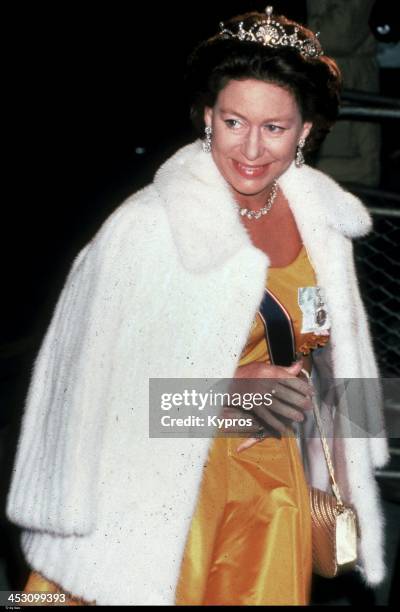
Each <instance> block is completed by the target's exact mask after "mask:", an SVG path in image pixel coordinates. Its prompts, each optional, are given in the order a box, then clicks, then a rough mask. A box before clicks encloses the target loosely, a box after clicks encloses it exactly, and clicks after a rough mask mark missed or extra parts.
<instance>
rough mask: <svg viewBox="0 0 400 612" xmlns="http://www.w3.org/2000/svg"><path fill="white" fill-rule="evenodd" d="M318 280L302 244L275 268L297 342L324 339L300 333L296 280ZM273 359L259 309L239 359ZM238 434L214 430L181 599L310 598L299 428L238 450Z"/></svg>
mask: <svg viewBox="0 0 400 612" xmlns="http://www.w3.org/2000/svg"><path fill="white" fill-rule="evenodd" d="M315 284H316V279H315V274H314V270H313V268H312V266H311V263H310V261H309V259H308V256H307V252H306V250H305V248H304V247H303V248H302V249H301V250H300V252H299V254H298V256H297V257H296V259H295V260H294V261H293V262H292V263H291V264H290V265H288V266H286V267H284V268H270V269H269V275H268V289H269V290H270V291H271V292H272V293H273V294H274V295H275V297H276V298H278V300H279V301H280V302H281V303H282V304H283V305H284V306H285V308H286V310H287V311H288V313H289V314H290V317H291V319H292V323H293V327H294V332H295V342H296V349H297V350H298V351H301V352H303V353H304V354H308V353H309V352H310V349H312V348H315V347H317V346H322V345H324V344H326V342H327V341H328V339H329V336H328V335H322V336H320V335H315V334H312V333H307V334H301V331H300V330H301V318H302V313H301V310H300V307H299V305H298V302H297V290H298V287H307V286H314V285H315ZM253 361H267V362H268V363H269V356H268V349H267V344H266V342H265V336H264V326H263V323H262V320H261V318H260V316H259V315H258V314H257V315H256V317H255V319H254V321H253V324H252V327H251V330H250V334H249V337H248V340H247V343H246V345H245V347H244V349H243V351H242V354H241V358H240V361H239V365H246V364H248V363H251V362H253ZM240 442H241V439H240V438H215V439H214V441H213V443H212V445H211V449H210V453H209V456H208V461H207V464H206V467H205V469H204V476H203V479H202V483H201V487H200V492H199V497H198V499H197V504H196V509H195V513H194V516H193V519H192V523H191V528H190V532H189V535H188V539H187V542H186V547H185V553H184V558H183V562H182V567H181V573H180V578H179V584H178V588H177V592H176V603H177V605H190V604H192V605H193V604H197V605H213V604H214V605H235V604H236V605H307V604H308V603H309V599H310V589H311V577H312V541H311V511H310V502H309V492H308V486H307V483H306V480H305V475H304V470H303V464H302V460H301V456H300V452H299V448H298V445H297V441H296V438H295V436H294V434H293V432H292V431H291V430H290V429H288V435H287V436H284V437H282V438H281V439H277V438H266V439H264V440H263V441H262V442H259V443H257V444H256V445H254V446H252V447H251V448H249V449H246V450H244V451H242V452H241V453H237V452H236V448H237V447H238V446H239V444H240Z"/></svg>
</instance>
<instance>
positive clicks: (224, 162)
mask: <svg viewBox="0 0 400 612" xmlns="http://www.w3.org/2000/svg"><path fill="white" fill-rule="evenodd" d="M204 119H205V123H206V125H207V126H211V127H212V129H213V133H212V148H211V154H212V156H213V159H214V161H215V163H216V165H217V167H218V169H219V171H220V172H221V174H222V176H223V177H224V178H225V180H226V181H227V182H228V183H229V185H230V186H231V187H232V189H233V190H234V191H235V192H237V193H238V194H241V195H245V196H255V195H258V194H262V193H263V192H268V191H269V188H270V185H271V183H272V181H273V180H274V179H276V178H278V177H279V176H280V175H281V174H283V172H285V170H286V169H287V168H288V167H289V165H290V164H291V163H292V161H293V159H294V158H295V155H296V147H297V144H298V142H299V140H300V138H306V137H307V136H308V134H309V132H310V129H311V126H312V124H311V123H303V120H302V118H301V115H300V111H299V108H298V105H297V103H296V100H295V98H294V97H293V95H292V94H291V93H290V92H289V91H287V90H286V89H283V88H282V87H280V86H279V85H274V84H272V83H265V82H264V81H258V80H256V79H247V80H243V81H237V80H231V81H229V82H228V84H227V85H226V86H225V87H224V89H222V90H221V91H220V93H219V95H218V98H217V101H216V103H215V106H214V107H213V108H209V107H207V108H206V109H205V112H204Z"/></svg>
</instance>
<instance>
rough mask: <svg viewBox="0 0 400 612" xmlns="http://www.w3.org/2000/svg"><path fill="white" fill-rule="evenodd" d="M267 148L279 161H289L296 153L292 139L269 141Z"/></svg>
mask: <svg viewBox="0 0 400 612" xmlns="http://www.w3.org/2000/svg"><path fill="white" fill-rule="evenodd" d="M268 148H269V150H270V151H271V152H273V153H274V155H276V157H277V158H279V159H289V158H290V159H291V158H292V157H294V155H295V152H296V142H295V141H294V140H293V139H292V138H290V139H282V140H280V139H277V140H270V141H269V143H268Z"/></svg>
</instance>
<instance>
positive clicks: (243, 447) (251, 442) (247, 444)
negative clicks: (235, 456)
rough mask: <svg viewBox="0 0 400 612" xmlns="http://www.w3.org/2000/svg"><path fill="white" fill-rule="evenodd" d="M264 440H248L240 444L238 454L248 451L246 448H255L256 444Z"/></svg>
mask: <svg viewBox="0 0 400 612" xmlns="http://www.w3.org/2000/svg"><path fill="white" fill-rule="evenodd" d="M263 439H264V438H247V440H245V441H244V442H242V443H241V444H239V446H238V447H237V449H236V452H237V453H241V452H242V451H244V450H246V448H250V447H252V446H254V445H255V444H257V443H258V442H262V441H263Z"/></svg>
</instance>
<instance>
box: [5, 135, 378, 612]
mask: <svg viewBox="0 0 400 612" xmlns="http://www.w3.org/2000/svg"><path fill="white" fill-rule="evenodd" d="M279 184H280V186H281V188H282V189H283V191H284V193H285V195H286V196H287V199H288V201H289V203H290V206H291V208H292V211H293V214H294V216H295V219H296V222H297V224H298V227H299V230H300V233H301V236H302V239H303V242H304V244H305V246H306V248H307V251H308V253H309V255H310V258H311V260H312V263H313V265H314V268H315V270H316V275H317V279H318V283H319V284H320V285H322V286H323V287H324V288H325V291H326V297H327V304H328V308H329V312H330V317H331V326H332V327H331V341H330V346H331V355H330V358H329V359H328V367H331V368H333V373H334V375H335V376H336V377H349V378H368V377H370V378H373V377H376V376H377V370H376V365H375V361H374V357H373V353H372V348H371V341H370V336H369V332H368V327H367V322H366V318H365V314H364V309H363V306H362V303H361V300H360V296H359V290H358V285H357V280H356V277H355V272H354V265H353V258H352V244H351V240H350V239H351V238H353V237H356V236H361V235H364V234H365V233H367V232H368V231H369V229H370V226H371V222H370V218H369V216H368V213H367V212H366V210H365V209H364V207H363V206H362V204H361V203H360V202H359V201H358V200H357V199H356V198H355V197H353V196H352V195H351V194H349V193H346V192H344V191H343V190H342V189H341V188H340V187H339V186H338V185H337V184H336V183H335V182H334V181H332V180H331V179H329V178H328V177H327V176H325V175H323V174H321V173H320V172H318V171H316V170H313V169H311V168H309V167H307V166H305V167H303V168H302V169H301V170H299V169H297V168H296V167H295V166H294V165H292V166H291V167H290V168H289V169H288V170H287V171H286V172H285V174H284V175H283V176H282V177H281V178H280V180H279ZM268 264H269V260H268V257H267V256H266V255H265V254H264V253H262V252H261V251H260V250H258V249H257V248H255V247H254V246H253V244H252V243H251V241H250V238H249V236H248V234H247V232H246V230H245V228H244V226H243V225H242V223H241V222H240V219H239V216H238V214H237V210H236V204H235V202H234V200H233V198H232V196H231V193H230V191H229V188H228V186H227V185H226V183H225V181H224V179H223V178H222V177H221V175H220V174H219V172H218V170H217V168H216V166H215V164H214V162H213V160H212V157H211V156H210V155H206V154H204V153H203V152H202V150H201V146H200V143H199V142H198V141H197V142H195V143H192V144H191V145H188V146H187V147H184V148H183V149H181V150H180V151H178V152H177V153H176V154H175V155H174V156H173V157H171V158H170V159H169V160H168V161H167V162H166V163H165V164H164V165H163V166H162V167H161V168H160V169H159V171H158V173H157V174H156V177H155V180H154V182H153V183H152V184H151V185H149V186H148V187H146V188H145V189H143V190H142V191H140V192H138V193H137V194H135V195H134V196H132V197H131V198H129V199H128V200H127V201H126V202H125V203H124V204H123V205H122V206H120V207H119V208H118V209H117V210H116V211H115V212H114V214H113V215H111V217H110V218H109V219H108V220H107V221H106V223H105V224H104V225H103V227H102V228H101V229H100V231H99V232H98V234H97V235H96V236H95V237H94V239H93V240H92V241H91V242H90V243H89V244H88V245H87V246H86V247H85V248H84V249H83V251H82V252H81V253H80V254H79V255H78V257H77V258H76V260H75V262H74V264H73V266H72V269H71V272H70V274H69V276H68V278H67V281H66V284H65V287H64V289H63V292H62V294H61V296H60V299H59V302H58V305H57V308H56V311H55V313H54V316H53V319H52V322H51V325H50V327H49V329H48V331H47V334H46V337H45V339H44V342H43V344H42V348H41V350H40V353H39V355H38V357H37V360H36V363H35V369H34V374H33V377H32V381H31V385H30V389H29V394H28V398H27V404H26V411H25V416H24V420H23V425H22V432H21V436H20V440H19V445H18V452H17V457H16V463H15V470H14V476H13V480H12V484H11V488H10V492H9V496H8V501H7V514H8V517H9V518H10V520H12V521H13V522H15V523H17V524H18V525H21V526H22V527H23V528H24V530H23V532H22V546H23V550H24V553H25V556H26V558H27V560H28V562H29V563H30V564H31V566H32V567H33V568H34V569H36V570H38V571H39V572H42V573H43V574H44V575H45V576H46V577H47V578H49V579H51V580H54V581H55V582H57V583H59V584H61V585H62V586H63V588H64V589H65V590H67V591H69V592H71V593H73V594H75V595H76V596H81V597H83V598H84V599H86V600H89V601H90V600H96V601H97V603H98V604H131V605H134V604H173V603H174V591H175V586H176V583H177V579H178V576H179V567H180V562H181V559H182V553H183V549H184V545H185V538H186V536H187V533H188V530H189V527H190V520H191V516H192V513H193V510H194V507H195V503H196V494H197V491H198V488H199V484H200V480H201V476H202V469H203V465H204V463H205V461H206V459H207V450H208V446H209V443H210V441H209V439H205V438H203V439H193V438H192V439H159V438H149V430H148V425H149V419H148V379H149V377H160V378H161V377H162V378H168V377H173V378H181V377H182V378H184V377H186V378H202V377H211V378H219V377H222V378H228V377H231V376H232V375H233V373H234V370H235V368H236V364H237V361H238V358H239V355H240V353H241V349H242V347H243V346H244V344H245V342H246V338H247V335H248V332H249V329H250V325H251V322H252V320H253V317H254V314H255V312H256V310H257V308H258V305H259V303H260V300H261V297H262V293H263V289H264V282H265V275H266V271H267V268H268ZM321 354H324V355H325V357H326V355H327V354H328V353H327V351H325V353H323V352H321ZM325 361H326V359H325ZM379 410H380V406H379V405H378V403H377V400H376V398H372V399H371V397H370V396H368V397H367V398H366V402H365V415H366V420H367V421H368V422H369V421H372V420H373V419H374V414H375V415H376V413H377V411H378V412H379ZM316 442H319V441H318V439H314V440H312V439H311V440H310V441H309V443H308V444H307V447H308V451H309V452H308V458H307V462H308V463H307V464H308V467H307V471H308V474H309V478H310V480H311V482H312V484H314V485H316V486H320V487H326V485H327V480H326V467H325V461H324V459H323V457H322V455H321V448H320V444H317V443H316ZM335 444H336V440H335ZM305 460H306V457H305ZM387 461H388V447H387V441H386V438H385V435H384V430H383V426H382V431H381V432H380V435H379V436H377V437H375V438H367V437H358V438H353V439H352V438H348V437H341V438H340V440H338V447H337V448H336V450H335V465H336V468H337V472H338V477H339V483H340V484H341V485H342V489H343V491H344V492H345V497H346V498H347V499H348V500H350V501H351V502H353V503H354V505H355V506H356V508H357V511H358V514H359V519H360V526H361V533H362V537H361V540H360V542H359V546H360V557H361V563H360V566H359V570H360V572H361V573H362V575H363V576H364V578H365V580H366V582H367V583H369V584H371V585H373V584H377V583H379V582H380V581H381V580H382V578H383V576H384V571H385V568H384V557H383V553H384V551H383V517H382V512H381V506H380V500H379V494H378V489H377V486H376V482H375V479H374V467H381V466H383V465H385V463H386V462H387Z"/></svg>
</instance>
